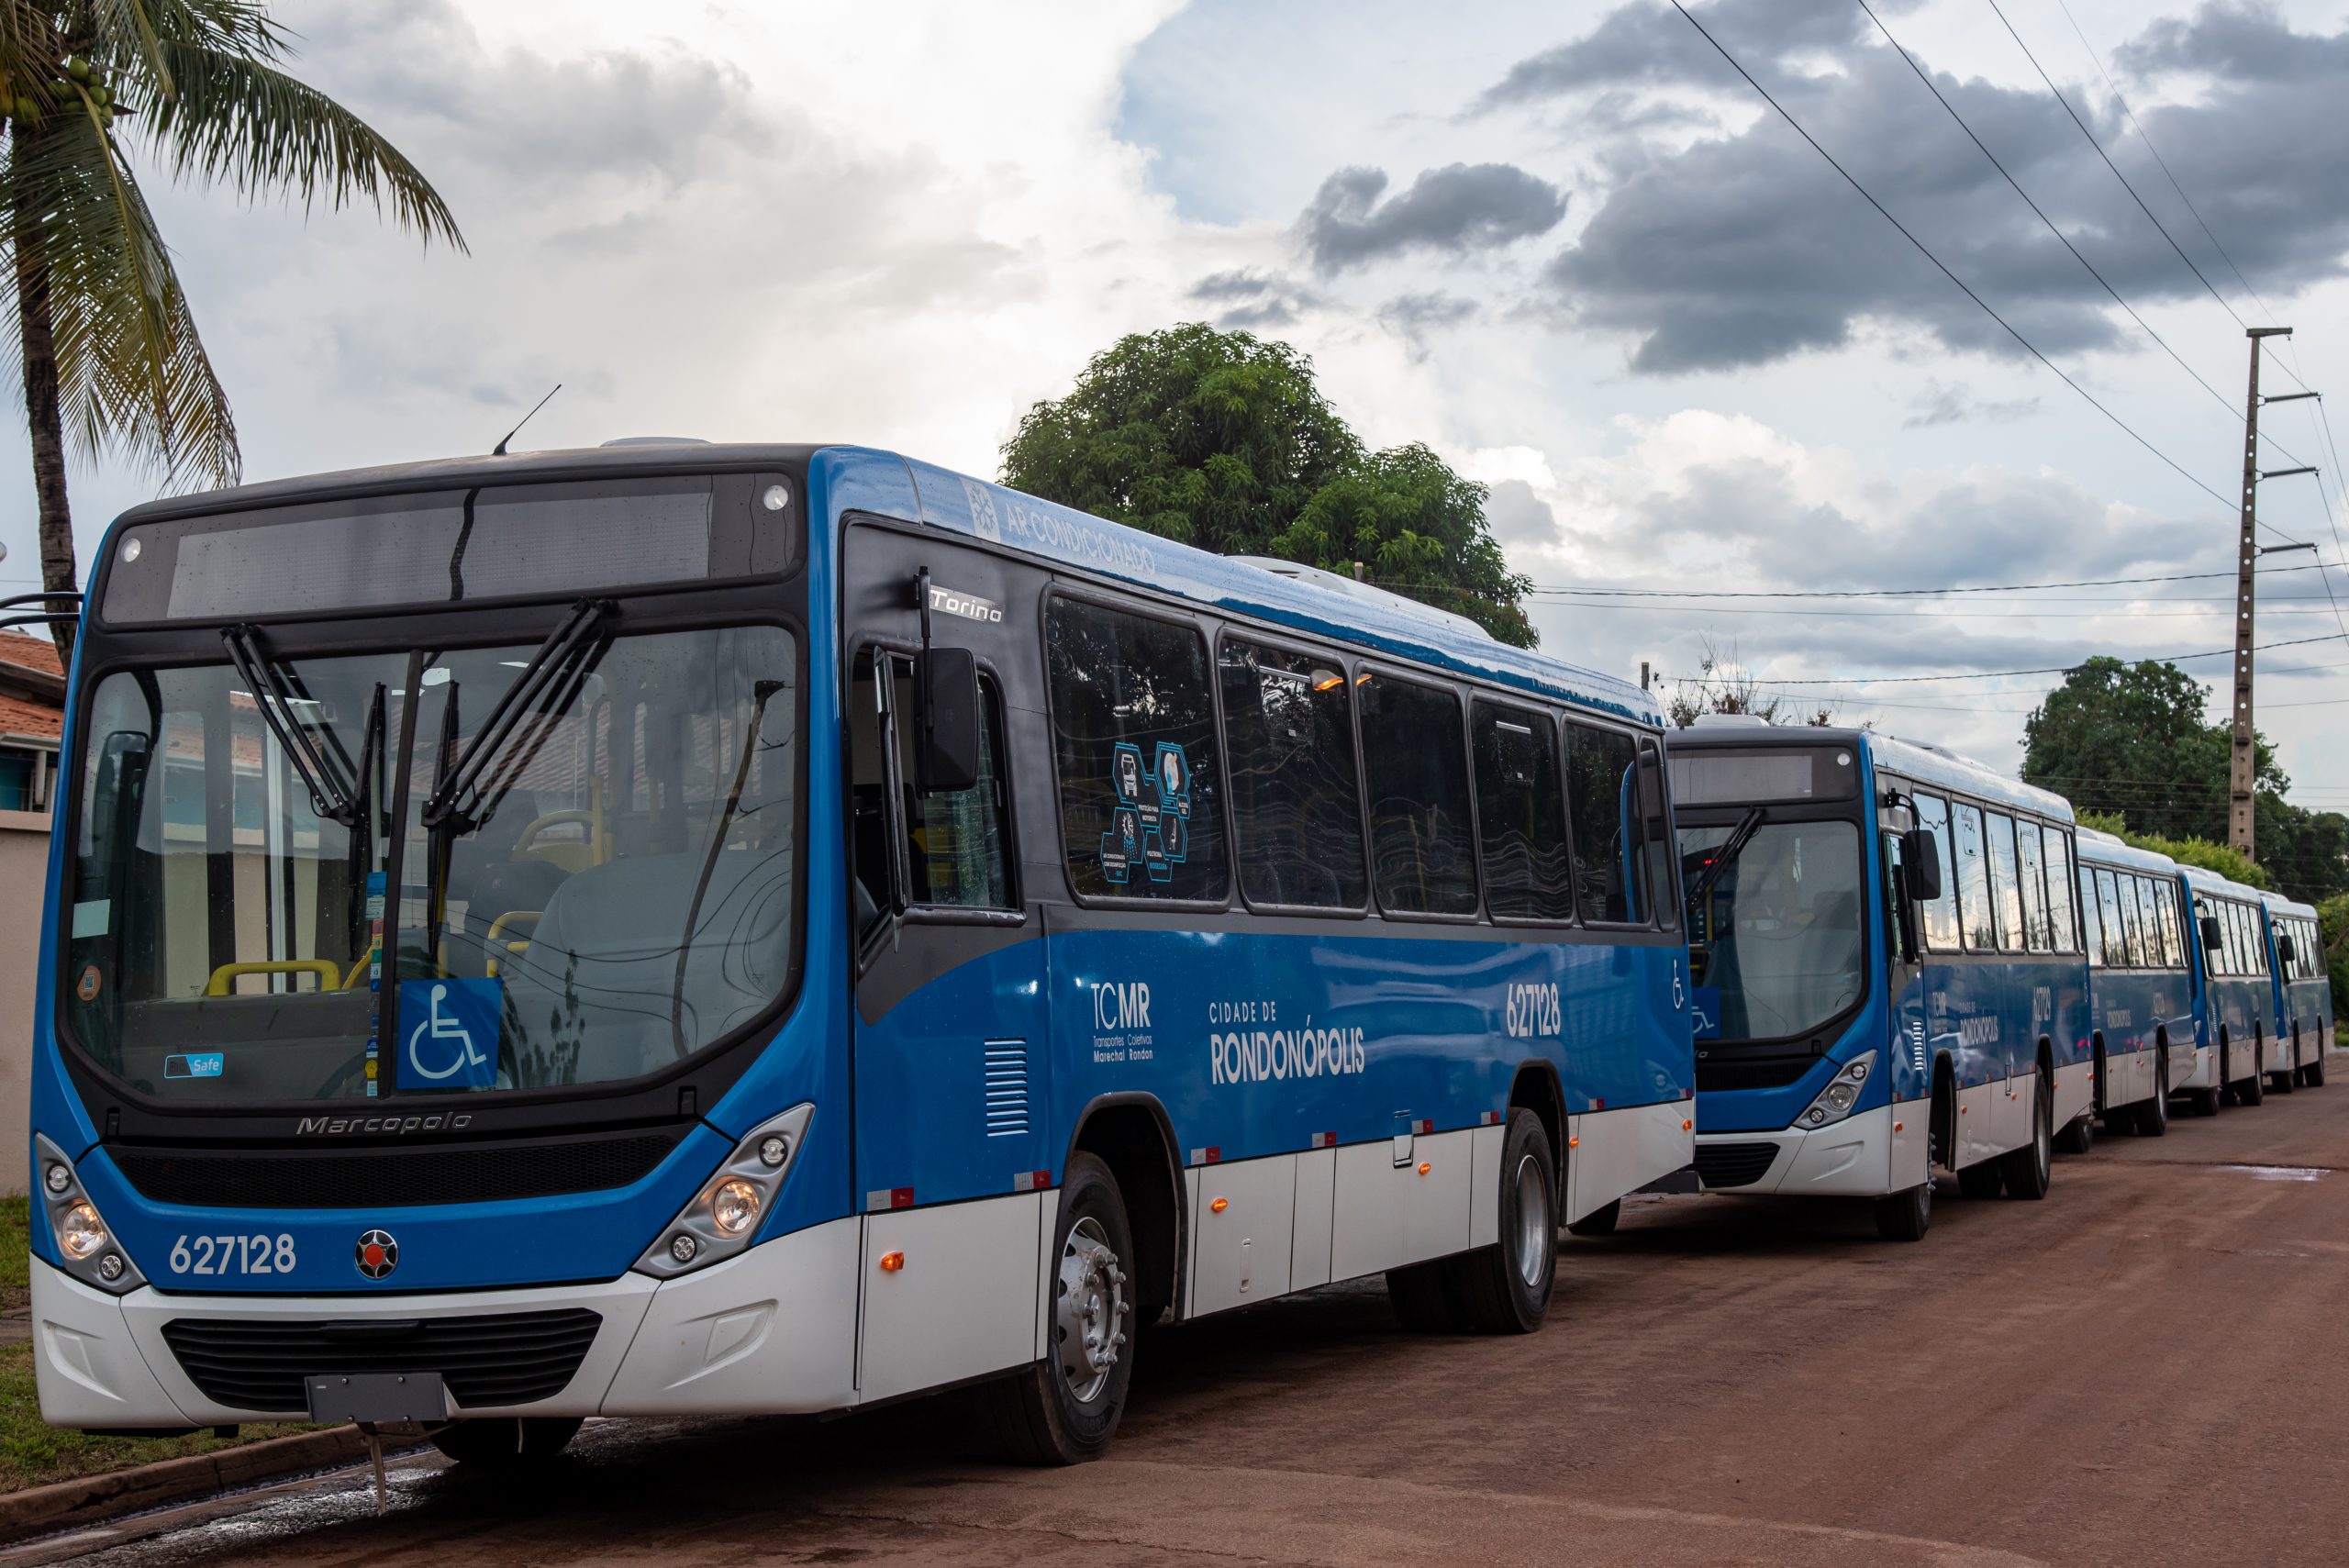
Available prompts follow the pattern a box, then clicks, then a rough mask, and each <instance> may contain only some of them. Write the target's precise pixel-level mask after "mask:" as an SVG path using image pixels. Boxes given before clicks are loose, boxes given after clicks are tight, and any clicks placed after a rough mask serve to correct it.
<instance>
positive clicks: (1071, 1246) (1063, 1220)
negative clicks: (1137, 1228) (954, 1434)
mask: <svg viewBox="0 0 2349 1568" xmlns="http://www.w3.org/2000/svg"><path fill="white" fill-rule="evenodd" d="M1052 1239H1053V1242H1054V1249H1053V1251H1054V1255H1055V1258H1056V1259H1057V1267H1056V1268H1055V1269H1054V1270H1053V1273H1052V1283H1051V1284H1050V1287H1049V1288H1050V1289H1051V1291H1052V1329H1051V1335H1052V1338H1051V1343H1050V1345H1049V1347H1048V1348H1047V1350H1046V1351H1045V1355H1044V1359H1043V1360H1041V1361H1040V1362H1035V1363H1034V1364H1033V1365H1030V1366H1029V1367H1026V1368H1024V1369H1022V1370H1021V1371H1019V1372H1017V1373H1013V1374H1012V1375H1011V1376H1009V1377H1007V1378H1002V1379H999V1380H998V1381H996V1382H995V1383H991V1384H987V1385H984V1386H983V1387H982V1388H980V1389H979V1390H977V1391H976V1392H977V1394H978V1396H979V1399H980V1418H981V1421H982V1423H983V1425H984V1427H985V1435H986V1436H987V1438H988V1439H989V1440H990V1442H989V1446H990V1447H992V1448H993V1449H994V1450H995V1451H996V1453H998V1454H999V1455H1001V1456H1002V1457H1003V1458H1005V1459H1008V1460H1010V1461H1013V1462H1017V1463H1022V1464H1081V1463H1083V1462H1085V1461H1087V1460H1094V1459H1098V1458H1100V1457H1101V1455H1102V1454H1103V1453H1104V1452H1106V1451H1108V1447H1109V1439H1110V1438H1111V1436H1113V1435H1114V1434H1115V1433H1116V1431H1117V1429H1118V1418H1119V1416H1121V1415H1122V1414H1124V1412H1125V1407H1126V1391H1127V1389H1128V1388H1129V1387H1130V1386H1131V1385H1132V1382H1133V1369H1134V1358H1133V1345H1132V1342H1131V1341H1132V1336H1133V1285H1134V1281H1133V1278H1132V1276H1131V1273H1130V1270H1129V1268H1128V1265H1129V1264H1130V1263H1131V1262H1133V1260H1134V1256H1135V1253H1134V1238H1133V1229H1132V1227H1131V1226H1130V1224H1129V1223H1128V1222H1127V1219H1126V1204H1125V1197H1124V1195H1123V1194H1122V1193H1120V1192H1119V1188H1118V1178H1117V1177H1116V1176H1114V1175H1112V1174H1111V1173H1110V1172H1109V1167H1108V1165H1106V1164H1104V1163H1103V1162H1101V1161H1100V1160H1099V1159H1098V1158H1097V1157H1096V1156H1094V1155H1091V1154H1072V1155H1070V1156H1069V1161H1068V1170H1067V1173H1066V1175H1065V1176H1063V1179H1062V1182H1061V1205H1060V1217H1059V1218H1058V1220H1057V1221H1056V1223H1055V1229H1054V1230H1053V1238H1052Z"/></svg>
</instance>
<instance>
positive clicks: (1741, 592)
mask: <svg viewBox="0 0 2349 1568" xmlns="http://www.w3.org/2000/svg"><path fill="white" fill-rule="evenodd" d="M2343 555H2344V557H2349V550H2343ZM2332 564H2333V565H2334V567H2335V568H2336V569H2337V570H2343V571H2349V567H2344V566H2343V565H2342V564H2341V562H2333V563H2332ZM2322 569H2323V567H2322V563H2315V564H2310V565H2305V566H2301V565H2293V566H2263V567H2261V568H2260V573H2261V574H2262V575H2264V576H2281V575H2283V574H2285V573H2291V572H2317V571H2321V570H2322ZM2234 575H2235V574H2234V573H2233V572H2232V570H2230V571H2226V572H2172V573H2163V574H2161V575H2158V576H2150V577H2080V578H2075V579H2072V580H2070V581H2068V582H2061V583H1979V584H1965V585H1958V586H1949V587H1940V588H1598V587H1590V586H1587V585H1584V584H1566V583H1535V584H1530V585H1529V586H1528V587H1527V589H1526V592H1527V593H1529V594H1542V595H1558V596H1561V597H1566V596H1575V597H1581V596H1588V597H1597V598H1623V599H1631V598H1638V599H1904V598H1920V597H1925V596H1929V595H1942V594H2035V593H2039V592H2042V591H2043V590H2047V589H2054V588H2117V587H2127V586H2132V585H2135V584H2144V583H2203V582H2213V581H2218V580H2221V579H2224V580H2226V581H2229V582H2232V581H2233V579H2234ZM1370 584H1371V586H1373V587H1375V588H1389V589H1397V590H1410V591H1416V592H1420V593H1462V594H1464V593H1467V592H1468V590H1466V589H1464V588H1462V587H1460V586H1459V585H1458V584H1452V583H1413V582H1408V581H1405V580H1404V579H1402V578H1398V577H1374V578H1371V579H1370ZM1472 596H1473V595H1472ZM2109 597H2110V599H2111V600H2112V602H2114V603H2118V604H2134V603H2137V602H2138V601H2137V600H2136V599H2135V598H2134V597H2132V596H2130V595H2109ZM2046 602H2052V601H2046ZM2084 602H2089V603H2094V602H2099V601H2094V600H2091V601H2084ZM2209 602H2210V603H2211V604H2232V603H2233V602H2234V601H2233V598H2232V595H2229V596H2226V597H2223V598H2216V599H2212V600H2210V601H2209Z"/></svg>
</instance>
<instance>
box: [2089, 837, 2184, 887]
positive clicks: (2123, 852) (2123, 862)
mask: <svg viewBox="0 0 2349 1568" xmlns="http://www.w3.org/2000/svg"><path fill="white" fill-rule="evenodd" d="M2079 840H2080V861H2081V862H2082V863H2083V864H2088V865H2100V866H2125V867H2127V868H2128V869H2129V870H2131V871H2150V872H2155V873H2160V874H2161V875H2164V876H2176V874H2177V862H2176V861H2174V860H2172V859H2170V858H2169V857H2168V856H2167V855H2165V854H2163V853H2162V852H2161V851H2158V850H2141V849H2139V848H2138V847H2137V846H2136V845H2134V844H2132V843H2128V842H2125V841H2124V840H2120V839H2117V838H2115V837H2113V836H2112V835H2111V834H2110V833H2107V832H2104V831H2102V830H2101V829H2099V828H2081V829H2080V832H2079Z"/></svg>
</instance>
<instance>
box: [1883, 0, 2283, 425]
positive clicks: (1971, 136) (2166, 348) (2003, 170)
mask: <svg viewBox="0 0 2349 1568" xmlns="http://www.w3.org/2000/svg"><path fill="white" fill-rule="evenodd" d="M1859 6H1860V9H1861V10H1863V11H1865V12H1866V13H1867V17H1868V20H1869V21H1871V22H1874V23H1875V24H1876V31H1877V32H1880V33H1882V34H1883V35H1884V41H1885V42H1887V43H1888V44H1890V45H1891V46H1892V48H1893V51H1894V52H1895V53H1897V54H1898V55H1899V56H1900V58H1901V60H1902V61H1905V62H1906V63H1907V64H1908V67H1909V70H1910V71H1912V72H1915V73H1916V76H1917V80H1918V81H1920V82H1922V83H1924V84H1925V88H1926V90H1927V91H1928V92H1930V93H1932V95H1933V98H1934V101H1935V102H1937V103H1939V104H1940V105H1941V106H1942V107H1943V108H1944V109H1947V110H1948V111H1949V117H1950V118H1952V119H1954V120H1955V121H1956V122H1957V128H1958V129H1960V130H1962V131H1964V132H1965V136H1966V139H1967V140H1969V141H1971V142H1973V143H1974V145H1975V146H1976V148H1977V149H1979V150H1980V151H1981V153H1982V156H1983V157H1985V158H1987V159H1988V160H1989V161H1990V167H1991V168H1993V169H1996V170H1997V171H1998V173H1999V174H2000V176H2002V177H2003V178H2004V179H2005V180H2006V182H2007V183H2008V184H2009V185H2011V186H2013V187H2014V193H2015V195H2019V196H2021V198H2022V201H2023V205H2024V206H2027V207H2029V208H2031V210H2032V215H2033V216H2035V217H2037V218H2038V219H2039V221H2040V222H2041V223H2043V224H2044V225H2045V226H2046V228H2047V232H2048V233H2050V234H2052V235H2054V237H2055V238H2056V239H2057V240H2058V241H2060V242H2061V243H2062V245H2063V247H2064V249H2065V250H2069V251H2070V252H2071V253H2072V260H2074V261H2077V262H2078V263H2079V264H2080V265H2081V266H2083V267H2085V268H2087V273H2088V276H2090V277H2092V278H2094V279H2095V280H2096V281H2097V282H2098V284H2100V285H2101V286H2102V287H2103V289H2104V292H2105V293H2107V294H2109V295H2111V296H2112V303H2113V304H2115V305H2117V306H2120V307H2121V309H2123V310H2125V311H2127V312H2128V313H2129V318H2130V319H2131V320H2132V321H2134V322H2135V323H2136V324H2137V325H2138V326H2139V327H2142V328H2144V332H2145V336H2146V337H2148V338H2151V339H2153V340H2154V342H2156V343H2158V344H2160V345H2161V348H2162V352H2164V353H2165V354H2167V355H2168V356H2169V357H2170V358H2171V359H2173V360H2176V361H2177V368H2178V369H2180V370H2182V371H2184V372H2185V373H2187V374H2188V375H2190V376H2192V377H2193V378H2194V380H2195V383H2196V384H2197V385H2199V386H2200V387H2201V388H2202V390H2203V391H2205V392H2207V393H2209V394H2210V396H2211V397H2212V398H2213V399H2214V400H2216V401H2217V403H2218V405H2219V406H2220V407H2221V408H2224V409H2226V410H2228V411H2229V412H2230V413H2232V412H2233V409H2234V404H2233V403H2232V401H2231V400H2230V399H2229V398H2228V397H2227V395H2226V394H2224V393H2222V392H2221V391H2220V390H2219V389H2218V388H2217V387H2215V386H2212V385H2211V384H2210V383H2209V382H2207V381H2205V380H2203V379H2202V373H2201V372H2199V371H2198V370H2196V369H2195V368H2194V367H2193V366H2192V365H2190V364H2188V363H2187V362H2186V357H2185V356H2184V355H2182V354H2180V353H2179V352H2178V351H2177V350H2176V349H2173V348H2171V347H2170V345H2169V339H2166V338H2164V337H2163V336H2162V335H2161V334H2160V333H2158V332H2156V331H2154V328H2153V324H2152V323H2150V322H2148V321H2147V320H2146V319H2145V318H2144V317H2142V316H2140V315H2138V314H2137V307H2136V306H2133V305H2132V304H2130V303H2129V302H2128V301H2127V300H2125V299H2123V298H2121V291H2120V290H2119V289H2117V288H2114V287H2113V286H2112V284H2111V281H2110V279H2108V278H2107V277H2106V276H2105V275H2104V274H2103V273H2102V272H2098V271H2097V269H2096V263H2095V262H2093V261H2089V260H2088V259H2087V257H2086V256H2084V255H2082V254H2080V248H2079V247H2078V246H2076V245H2075V244H2073V243H2072V241H2071V240H2070V239H2068V238H2066V237H2065V233H2064V231H2063V230H2062V229H2061V228H2056V227H2055V220H2054V218H2052V217H2048V216H2047V213H2046V211H2045V209H2043V207H2041V206H2040V205H2039V204H2038V203H2037V202H2035V201H2033V200H2032V196H2031V193H2030V192H2029V191H2026V190H2024V189H2023V188H2022V182H2021V181H2020V180H2017V179H2016V178H2015V177H2014V175H2013V173H2012V172H2010V171H2009V169H2008V168H2007V166H2006V165H2005V164H2004V163H2002V162H2000V161H1998V154H1997V153H1995V152H1993V151H1991V150H1990V149H1989V147H1988V145H1987V144H1986V143H1985V142H1984V141H1983V139H1981V137H1979V136H1978V135H1976V133H1975V129H1974V128H1973V127H1972V126H1970V125H1968V124H1966V123H1965V116H1964V115H1961V114H1959V113H1958V112H1957V106H1956V105H1954V104H1953V103H1951V102H1950V101H1949V98H1948V97H1947V95H1944V94H1943V92H1942V90H1941V87H1940V85H1939V84H1938V83H1935V82H1934V81H1933V79H1932V76H1931V75H1930V74H1928V73H1927V72H1926V71H1925V68H1924V67H1923V66H1921V65H1920V64H1918V63H1917V58H1916V56H1914V55H1912V54H1910V53H1909V51H1908V50H1906V49H1904V48H1902V47H1901V44H1900V40H1899V39H1896V38H1894V37H1893V36H1892V29H1891V28H1887V27H1886V26H1885V25H1884V18H1883V17H1879V16H1877V15H1876V11H1875V8H1874V7H1872V6H1869V4H1868V0H1859ZM2277 450H2278V451H2282V450H2283V448H2282V446H2281V445H2278V446H2277ZM2286 455H2287V456H2289V454H2288V453H2287V454H2286ZM2299 461H2300V460H2299V459H2298V458H2293V459H2292V462H2294V463H2295V464H2298V463H2299Z"/></svg>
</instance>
